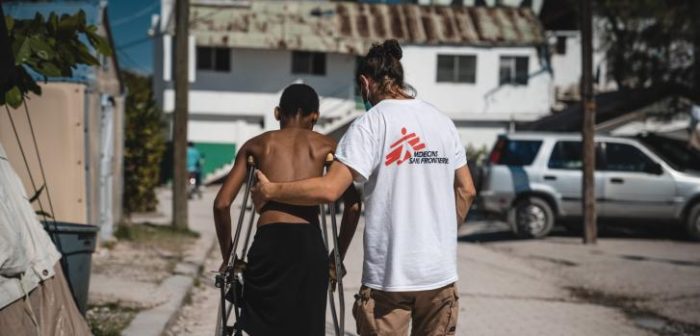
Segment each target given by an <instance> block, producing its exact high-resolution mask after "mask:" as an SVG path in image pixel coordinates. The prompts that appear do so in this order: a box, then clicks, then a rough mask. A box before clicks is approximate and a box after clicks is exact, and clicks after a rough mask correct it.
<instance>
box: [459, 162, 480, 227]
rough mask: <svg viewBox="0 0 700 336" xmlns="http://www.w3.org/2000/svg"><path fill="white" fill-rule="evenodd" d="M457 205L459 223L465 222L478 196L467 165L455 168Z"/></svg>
mask: <svg viewBox="0 0 700 336" xmlns="http://www.w3.org/2000/svg"><path fill="white" fill-rule="evenodd" d="M454 190H455V205H456V206H457V225H460V224H462V223H464V221H465V220H466V219H467V214H468V213H469V208H470V207H471V206H472V203H473V202H474V199H475V198H476V188H474V181H473V180H472V175H471V173H470V172H469V168H468V167H467V165H464V166H462V167H460V168H457V169H456V170H455V182H454Z"/></svg>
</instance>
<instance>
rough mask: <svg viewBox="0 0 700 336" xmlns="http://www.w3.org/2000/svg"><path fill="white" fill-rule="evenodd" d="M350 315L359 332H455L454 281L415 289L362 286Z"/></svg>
mask: <svg viewBox="0 0 700 336" xmlns="http://www.w3.org/2000/svg"><path fill="white" fill-rule="evenodd" d="M352 315H353V316H354V317H355V322H356V323H357V333H358V334H359V335H360V336H373V335H378V336H405V335H408V326H409V322H412V323H411V325H412V327H411V335H413V336H443V335H454V334H455V330H456V329H457V316H458V315H459V295H458V294H457V290H456V286H455V284H450V285H447V286H445V287H442V288H438V289H432V290H426V291H416V292H385V291H380V290H376V289H371V288H367V287H365V286H362V288H360V292H359V293H358V294H357V295H355V304H354V305H353V307H352Z"/></svg>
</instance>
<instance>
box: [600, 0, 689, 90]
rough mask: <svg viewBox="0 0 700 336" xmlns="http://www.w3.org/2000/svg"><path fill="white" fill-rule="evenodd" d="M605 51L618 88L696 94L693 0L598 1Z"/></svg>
mask: <svg viewBox="0 0 700 336" xmlns="http://www.w3.org/2000/svg"><path fill="white" fill-rule="evenodd" d="M595 8H596V11H597V15H598V17H599V18H601V19H602V29H603V31H602V34H601V36H602V37H603V41H602V42H603V48H604V49H605V51H606V56H607V60H608V62H609V65H610V66H609V71H610V75H611V76H612V78H613V79H614V80H615V82H616V83H617V85H618V86H619V87H620V88H621V89H625V88H639V87H648V86H652V85H664V84H674V85H678V86H679V87H682V88H685V89H686V90H687V91H688V92H691V93H692V92H694V93H696V94H697V93H698V92H700V75H699V74H700V69H698V67H700V55H698V53H700V42H699V38H700V26H699V25H698V18H697V17H696V16H694V15H692V12H693V11H694V12H696V13H697V12H698V10H700V5H699V4H698V1H694V0H598V1H597V2H596V7H595Z"/></svg>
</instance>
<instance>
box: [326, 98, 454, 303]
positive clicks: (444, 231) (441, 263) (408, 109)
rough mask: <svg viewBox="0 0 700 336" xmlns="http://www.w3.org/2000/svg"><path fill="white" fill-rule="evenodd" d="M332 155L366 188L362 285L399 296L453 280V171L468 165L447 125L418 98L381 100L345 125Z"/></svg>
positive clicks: (446, 118) (448, 122)
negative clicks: (348, 124) (402, 292)
mask: <svg viewBox="0 0 700 336" xmlns="http://www.w3.org/2000/svg"><path fill="white" fill-rule="evenodd" d="M336 157H337V159H338V160H339V161H340V162H342V163H344V164H345V165H347V166H348V167H350V168H352V169H353V170H355V172H357V173H358V174H359V175H360V176H361V181H358V182H366V183H365V185H364V201H365V209H366V210H365V234H364V253H365V258H364V265H363V271H362V284H364V285H365V286H367V287H370V288H374V289H379V290H384V291H393V292H398V291H419V290H429V289H435V288H440V287H443V286H445V285H448V284H450V283H453V282H455V281H457V215H456V208H455V197H454V172H455V169H457V168H460V167H462V166H464V165H465V164H466V163H467V159H466V155H465V152H464V146H462V143H461V142H460V139H459V135H458V133H457V129H456V128H455V125H454V123H453V122H452V120H450V119H449V118H448V117H447V116H446V115H444V114H442V113H441V112H440V111H438V110H437V109H436V108H435V107H434V106H432V105H430V104H428V103H426V102H423V101H421V100H418V99H410V100H383V101H382V102H380V103H379V104H377V105H376V106H375V107H373V108H372V109H371V110H369V111H368V112H367V113H365V114H364V115H362V116H361V117H359V118H357V120H355V121H354V122H353V123H352V125H351V126H350V128H349V129H348V131H347V132H346V133H345V135H344V136H343V138H342V139H341V140H340V143H339V144H338V149H337V151H336Z"/></svg>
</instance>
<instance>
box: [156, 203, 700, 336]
mask: <svg viewBox="0 0 700 336" xmlns="http://www.w3.org/2000/svg"><path fill="white" fill-rule="evenodd" d="M208 192H213V191H212V190H209V191H208ZM192 206H193V207H200V206H201V207H205V206H206V207H210V205H208V204H203V203H201V202H195V203H192ZM193 211H198V212H199V211H200V210H193ZM203 212H204V211H203V210H202V213H203ZM503 229H504V227H503V225H502V224H500V223H487V222H476V223H471V224H468V225H466V226H463V227H462V229H461V235H462V237H461V238H460V239H461V240H462V243H461V244H460V245H459V251H458V260H459V272H460V282H459V294H460V316H459V326H458V332H457V334H458V335H513V334H517V335H655V334H656V335H694V334H696V333H697V332H698V330H699V329H697V327H696V326H697V324H699V323H700V322H699V321H697V317H698V316H700V314H698V300H699V298H700V287H699V286H700V283H698V282H697V279H698V278H700V267H698V265H700V260H699V259H698V256H700V253H698V252H700V245H698V244H693V243H687V242H682V241H674V240H670V239H668V238H661V239H650V238H648V237H646V238H644V239H640V238H637V237H635V236H634V235H631V236H629V237H626V238H607V237H605V236H603V238H601V240H600V242H599V244H598V245H597V246H593V247H590V246H582V245H581V244H579V239H578V238H577V237H570V236H569V237H567V236H565V235H561V234H560V235H555V237H552V238H547V239H544V240H515V239H514V238H513V237H512V236H511V235H509V234H508V233H504V232H493V231H502V230H503ZM361 230H362V223H361V225H360V227H359V228H358V235H357V236H356V237H355V239H354V240H353V243H352V245H351V247H350V252H349V255H348V257H347V260H346V267H347V269H348V276H347V277H346V278H345V282H346V300H347V302H346V324H347V328H346V329H348V330H347V334H348V335H354V320H353V318H352V315H351V309H350V308H351V305H352V301H353V299H352V296H353V294H354V293H355V292H356V291H357V290H358V288H359V284H360V274H361V266H362V265H361V263H362V250H361V242H362V234H361ZM477 240H481V242H477ZM218 264H219V256H218V251H217V250H214V251H213V252H212V253H211V254H210V257H209V259H208V261H207V263H206V267H205V273H204V274H203V275H202V277H201V278H200V281H199V284H198V285H197V286H196V287H195V289H194V291H193V292H192V293H191V296H190V300H189V303H188V304H187V305H186V306H185V307H183V309H182V310H181V314H180V316H179V317H178V319H177V320H176V322H175V323H174V324H173V326H172V327H171V328H170V330H168V332H167V334H168V335H213V330H214V326H215V320H216V311H217V308H218V292H217V291H216V289H215V288H214V287H213V285H212V280H211V278H212V276H211V273H210V272H209V271H210V270H214V269H216V267H218ZM327 320H328V328H327V334H328V335H332V334H333V333H332V329H331V324H330V318H328V319H327Z"/></svg>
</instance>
